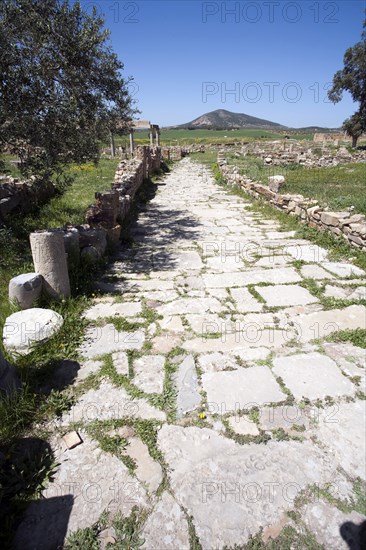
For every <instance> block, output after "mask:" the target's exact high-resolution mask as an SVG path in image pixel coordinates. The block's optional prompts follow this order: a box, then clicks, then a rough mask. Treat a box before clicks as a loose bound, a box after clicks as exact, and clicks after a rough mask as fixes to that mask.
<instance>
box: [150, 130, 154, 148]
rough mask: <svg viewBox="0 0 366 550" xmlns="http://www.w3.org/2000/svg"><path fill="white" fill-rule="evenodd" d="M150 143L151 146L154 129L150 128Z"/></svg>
mask: <svg viewBox="0 0 366 550" xmlns="http://www.w3.org/2000/svg"><path fill="white" fill-rule="evenodd" d="M150 145H151V147H152V146H153V145H154V130H153V129H152V128H151V130H150Z"/></svg>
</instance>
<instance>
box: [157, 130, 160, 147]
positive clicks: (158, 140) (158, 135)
mask: <svg viewBox="0 0 366 550" xmlns="http://www.w3.org/2000/svg"><path fill="white" fill-rule="evenodd" d="M156 145H157V146H158V147H160V132H159V130H158V131H157V132H156Z"/></svg>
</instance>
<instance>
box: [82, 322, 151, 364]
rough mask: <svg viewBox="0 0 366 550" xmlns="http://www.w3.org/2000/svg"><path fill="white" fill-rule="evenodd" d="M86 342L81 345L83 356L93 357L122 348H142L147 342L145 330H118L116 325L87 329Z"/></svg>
mask: <svg viewBox="0 0 366 550" xmlns="http://www.w3.org/2000/svg"><path fill="white" fill-rule="evenodd" d="M84 338H85V339H84V342H83V343H82V344H81V346H80V347H79V353H80V354H81V355H82V356H83V357H88V358H93V357H97V356H99V355H104V354H106V353H112V352H114V351H122V350H133V349H135V350H140V349H141V348H142V346H143V345H144V342H145V332H144V331H143V330H136V331H134V332H124V331H118V330H117V329H116V328H115V326H114V325H112V324H110V323H109V324H107V325H104V326H103V327H89V328H88V329H87V330H86V331H85V336H84Z"/></svg>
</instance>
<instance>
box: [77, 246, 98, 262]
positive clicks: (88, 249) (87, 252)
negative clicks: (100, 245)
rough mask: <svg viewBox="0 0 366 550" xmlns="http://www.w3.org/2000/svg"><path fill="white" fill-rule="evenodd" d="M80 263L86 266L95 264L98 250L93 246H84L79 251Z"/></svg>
mask: <svg viewBox="0 0 366 550" xmlns="http://www.w3.org/2000/svg"><path fill="white" fill-rule="evenodd" d="M80 256H81V261H82V262H83V263H86V264H96V263H97V261H98V260H99V259H100V255H99V252H98V250H97V249H96V248H95V247H94V246H85V247H84V248H82V249H81V254H80Z"/></svg>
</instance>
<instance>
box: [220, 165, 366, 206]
mask: <svg viewBox="0 0 366 550" xmlns="http://www.w3.org/2000/svg"><path fill="white" fill-rule="evenodd" d="M226 158H227V161H228V163H229V164H235V165H236V166H238V167H239V168H240V172H241V173H242V174H246V175H247V176H248V177H249V178H251V179H253V180H257V181H262V183H264V184H266V183H267V181H268V180H267V178H268V177H269V176H274V175H276V174H281V175H283V176H285V178H286V184H285V186H284V187H283V188H282V190H281V192H282V193H297V194H301V195H304V196H305V197H307V198H312V199H317V200H318V201H319V202H320V204H321V205H328V206H329V207H330V208H331V209H332V210H347V209H348V208H349V207H350V206H354V210H355V212H359V213H363V214H366V193H365V182H366V164H365V163H350V164H343V165H338V166H332V167H321V168H318V167H317V168H310V169H309V168H304V167H302V166H299V165H289V166H265V165H264V164H263V161H262V160H261V159H258V158H255V157H250V156H247V157H241V158H240V157H239V158H237V157H235V156H233V155H227V156H226Z"/></svg>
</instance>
